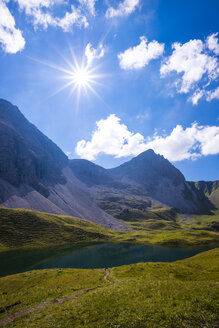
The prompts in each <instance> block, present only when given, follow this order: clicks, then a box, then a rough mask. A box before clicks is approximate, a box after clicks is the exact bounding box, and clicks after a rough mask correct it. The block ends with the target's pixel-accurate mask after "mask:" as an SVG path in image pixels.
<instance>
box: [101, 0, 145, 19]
mask: <svg viewBox="0 0 219 328" xmlns="http://www.w3.org/2000/svg"><path fill="white" fill-rule="evenodd" d="M139 2H140V1H139V0H124V1H123V2H120V3H119V5H118V7H117V9H115V8H113V7H110V8H108V9H107V11H106V17H107V18H113V17H121V16H128V15H130V14H131V13H132V12H134V11H135V9H136V8H137V6H138V5H139Z"/></svg>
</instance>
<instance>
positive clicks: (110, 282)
mask: <svg viewBox="0 0 219 328" xmlns="http://www.w3.org/2000/svg"><path fill="white" fill-rule="evenodd" d="M105 271H106V273H105V276H104V277H103V278H104V279H105V280H106V282H108V283H109V284H112V281H110V280H109V279H108V277H109V274H110V272H109V269H105Z"/></svg>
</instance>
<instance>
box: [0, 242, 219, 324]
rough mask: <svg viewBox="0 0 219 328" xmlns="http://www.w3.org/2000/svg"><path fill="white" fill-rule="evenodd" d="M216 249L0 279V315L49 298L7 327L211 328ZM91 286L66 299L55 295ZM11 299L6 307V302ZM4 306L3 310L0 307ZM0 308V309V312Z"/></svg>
mask: <svg viewBox="0 0 219 328" xmlns="http://www.w3.org/2000/svg"><path fill="white" fill-rule="evenodd" d="M218 263H219V249H214V250H210V251H208V252H204V253H200V254H198V255H196V256H194V257H192V258H189V259H186V260H182V261H177V262H175V263H139V264H134V265H128V266H122V267H118V268H112V269H109V275H108V277H107V279H104V276H105V277H106V272H105V270H95V269H94V270H75V269H69V270H55V269H52V270H43V271H32V272H28V273H25V274H18V275H14V276H9V277H4V278H1V279H0V291H1V292H0V309H3V311H2V313H0V318H1V319H0V320H2V319H3V318H6V317H8V316H10V315H11V314H12V313H15V312H17V311H18V310H20V309H26V308H30V307H33V306H36V305H39V304H42V302H45V301H48V300H50V301H51V303H50V304H49V305H48V306H47V307H45V308H44V309H42V310H40V311H35V312H33V313H30V314H27V315H25V316H21V317H20V318H17V319H16V320H15V321H13V322H12V323H10V324H8V326H7V327H9V328H10V327H13V328H15V327H17V328H27V327H28V328H36V327H37V328H38V327H46V328H50V327H51V328H52V327H59V328H60V327H63V328H70V327H71V328H73V327H75V328H82V327H84V328H85V327H86V328H103V327H104V328H143V327H146V328H147V327H148V328H157V327H162V328H163V327H164V328H171V327H172V328H185V327H187V328H197V327H206V328H216V327H218V318H219V297H218V295H219V283H218V281H219V267H218ZM86 288H94V289H92V290H90V291H88V292H85V293H83V294H81V295H78V296H76V297H73V298H69V299H67V300H66V301H64V302H63V303H62V304H58V303H57V302H55V299H59V298H60V297H63V296H66V295H72V293H73V294H74V293H75V292H77V291H79V290H84V289H86ZM15 303H17V305H14V306H13V307H11V308H10V305H12V304H15ZM4 309H6V310H5V311H4ZM0 312H1V311H0Z"/></svg>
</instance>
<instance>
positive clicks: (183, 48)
mask: <svg viewBox="0 0 219 328" xmlns="http://www.w3.org/2000/svg"><path fill="white" fill-rule="evenodd" d="M172 49H173V51H172V54H171V55H170V56H169V57H167V58H166V59H165V61H164V62H163V63H162V65H161V68H160V74H161V77H166V76H167V75H169V74H170V73H171V72H176V73H177V74H178V75H177V79H176V80H175V83H174V85H175V86H176V89H177V92H178V93H185V94H187V93H189V92H193V94H192V95H191V96H190V97H189V100H190V101H192V103H193V104H194V105H196V104H197V103H198V101H199V100H200V99H201V98H202V97H204V96H205V97H206V98H207V100H208V101H209V99H210V98H211V97H210V96H209V92H210V91H209V90H208V91H207V88H208V87H210V85H211V82H212V81H216V80H217V79H218V77H219V62H218V58H217V55H218V54H219V45H218V38H217V33H215V34H212V35H210V36H209V37H208V38H207V39H206V41H204V42H203V41H202V40H190V41H188V42H186V43H184V44H181V43H179V42H175V43H173V45H172ZM212 97H213V96H212ZM212 99H213V98H212Z"/></svg>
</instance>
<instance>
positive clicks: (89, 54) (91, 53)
mask: <svg viewBox="0 0 219 328" xmlns="http://www.w3.org/2000/svg"><path fill="white" fill-rule="evenodd" d="M104 53H105V49H104V47H103V45H102V44H100V45H99V46H98V47H97V48H96V49H95V48H93V47H92V45H91V43H88V44H87V46H86V48H85V57H86V58H87V64H88V65H91V64H92V62H93V60H94V59H99V58H102V57H103V56H104Z"/></svg>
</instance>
